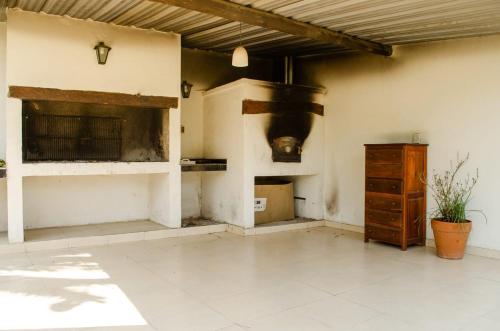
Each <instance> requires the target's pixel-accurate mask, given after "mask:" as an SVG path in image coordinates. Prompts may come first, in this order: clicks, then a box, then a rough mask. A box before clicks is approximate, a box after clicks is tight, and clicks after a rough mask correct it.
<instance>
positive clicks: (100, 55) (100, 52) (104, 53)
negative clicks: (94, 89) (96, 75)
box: [94, 41, 111, 64]
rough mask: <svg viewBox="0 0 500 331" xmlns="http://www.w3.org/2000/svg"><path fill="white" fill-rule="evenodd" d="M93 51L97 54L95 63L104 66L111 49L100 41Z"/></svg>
mask: <svg viewBox="0 0 500 331" xmlns="http://www.w3.org/2000/svg"><path fill="white" fill-rule="evenodd" d="M94 49H95V52H96V54H97V63H99V64H106V61H107V60H108V54H109V51H110V50H111V47H109V46H108V45H106V44H105V43H103V42H102V41H101V42H99V43H98V44H97V45H95V47H94Z"/></svg>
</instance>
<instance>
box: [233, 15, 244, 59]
mask: <svg viewBox="0 0 500 331" xmlns="http://www.w3.org/2000/svg"><path fill="white" fill-rule="evenodd" d="M233 67H240V68H242V67H248V53H247V50H246V49H245V47H243V45H242V44H241V22H240V46H238V47H236V48H235V49H234V52H233Z"/></svg>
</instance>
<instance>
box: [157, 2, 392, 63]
mask: <svg viewBox="0 0 500 331" xmlns="http://www.w3.org/2000/svg"><path fill="white" fill-rule="evenodd" d="M150 1H154V2H159V3H163V4H167V5H172V6H176V7H181V8H185V9H190V10H195V11H198V12H201V13H205V14H210V15H214V16H218V17H222V18H226V19H229V20H232V21H235V22H242V23H246V24H250V25H254V26H261V27H263V28H266V29H270V30H276V31H281V32H284V33H288V34H290V35H294V36H298V37H305V38H308V39H311V40H317V41H322V42H325V43H332V44H335V45H338V46H341V47H345V48H348V49H352V50H358V51H362V52H369V53H373V54H378V55H384V56H391V55H392V47H391V46H389V45H383V44H380V43H376V42H373V41H370V40H365V39H361V38H357V37H354V36H350V35H348V34H345V33H342V32H337V31H332V30H329V29H325V28H322V27H319V26H316V25H312V24H308V23H304V22H300V21H297V20H293V19H291V18H287V17H284V16H281V15H277V14H274V13H270V12H266V11H263V10H259V9H255V8H251V7H247V6H243V5H239V4H237V3H234V2H231V1H227V0H150Z"/></svg>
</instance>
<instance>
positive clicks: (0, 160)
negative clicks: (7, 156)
mask: <svg viewBox="0 0 500 331" xmlns="http://www.w3.org/2000/svg"><path fill="white" fill-rule="evenodd" d="M0 168H5V161H4V160H2V159H0Z"/></svg>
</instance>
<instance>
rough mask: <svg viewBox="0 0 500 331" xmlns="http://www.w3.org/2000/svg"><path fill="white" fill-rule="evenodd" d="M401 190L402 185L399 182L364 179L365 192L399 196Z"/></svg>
mask: <svg viewBox="0 0 500 331" xmlns="http://www.w3.org/2000/svg"><path fill="white" fill-rule="evenodd" d="M402 189H403V183H402V182H401V181H400V180H394V179H392V180H391V179H373V178H367V179H366V191H367V192H378V193H389V194H401V193H402V192H403V190H402Z"/></svg>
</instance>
